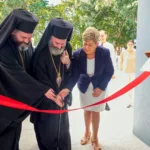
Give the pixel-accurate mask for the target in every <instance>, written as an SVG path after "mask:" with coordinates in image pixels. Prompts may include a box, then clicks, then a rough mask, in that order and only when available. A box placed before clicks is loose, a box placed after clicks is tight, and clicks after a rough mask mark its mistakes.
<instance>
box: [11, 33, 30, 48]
mask: <svg viewBox="0 0 150 150" xmlns="http://www.w3.org/2000/svg"><path fill="white" fill-rule="evenodd" d="M12 40H13V41H14V42H15V43H16V44H17V46H18V49H19V50H20V51H26V50H28V48H29V46H30V45H31V42H29V43H25V42H18V41H17V39H16V37H15V35H13V36H12Z"/></svg>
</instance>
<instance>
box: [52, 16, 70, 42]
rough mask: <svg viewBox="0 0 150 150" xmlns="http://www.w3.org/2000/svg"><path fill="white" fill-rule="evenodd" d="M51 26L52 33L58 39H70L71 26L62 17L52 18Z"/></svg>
mask: <svg viewBox="0 0 150 150" xmlns="http://www.w3.org/2000/svg"><path fill="white" fill-rule="evenodd" d="M50 26H51V27H52V35H53V36H55V37H56V38H58V39H67V40H70V38H71V37H70V36H71V35H72V29H73V26H72V24H71V23H69V22H67V21H66V20H64V19H62V18H56V19H52V20H51V22H50Z"/></svg>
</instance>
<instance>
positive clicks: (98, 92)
mask: <svg viewBox="0 0 150 150" xmlns="http://www.w3.org/2000/svg"><path fill="white" fill-rule="evenodd" d="M102 92H103V91H102V90H101V89H100V88H96V89H94V90H93V94H92V95H93V97H99V96H100V95H101V93H102Z"/></svg>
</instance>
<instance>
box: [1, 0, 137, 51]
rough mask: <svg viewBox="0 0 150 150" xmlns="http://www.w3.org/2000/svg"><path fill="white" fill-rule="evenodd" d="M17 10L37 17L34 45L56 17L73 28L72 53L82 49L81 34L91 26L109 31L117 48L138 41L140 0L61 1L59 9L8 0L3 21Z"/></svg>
mask: <svg viewBox="0 0 150 150" xmlns="http://www.w3.org/2000/svg"><path fill="white" fill-rule="evenodd" d="M14 8H24V9H27V10H29V11H30V12H32V13H34V14H36V15H37V16H38V18H39V24H38V26H37V28H36V30H35V33H34V39H35V40H34V41H35V44H37V43H38V41H39V39H40V37H41V36H42V33H43V31H44V29H45V27H46V25H47V23H48V22H49V21H50V19H52V18H55V17H62V18H64V19H66V20H68V21H69V22H71V23H72V24H73V26H74V34H73V37H72V41H71V43H72V45H73V49H76V48H78V47H81V46H82V33H83V31H84V30H85V29H86V28H87V27H89V26H93V27H96V28H97V29H98V30H101V29H104V30H106V31H107V33H108V35H109V39H108V40H109V41H110V42H113V43H114V45H115V46H125V45H126V43H127V41H128V40H130V39H136V24H137V22H136V18H137V17H136V16H137V0H87V2H85V0H84V1H82V0H62V2H61V3H60V4H59V5H56V6H53V5H48V0H34V1H33V0H7V1H2V2H0V20H1V21H2V20H3V19H4V18H5V17H6V16H7V15H8V14H9V13H10V12H11V11H12V10H13V9H14Z"/></svg>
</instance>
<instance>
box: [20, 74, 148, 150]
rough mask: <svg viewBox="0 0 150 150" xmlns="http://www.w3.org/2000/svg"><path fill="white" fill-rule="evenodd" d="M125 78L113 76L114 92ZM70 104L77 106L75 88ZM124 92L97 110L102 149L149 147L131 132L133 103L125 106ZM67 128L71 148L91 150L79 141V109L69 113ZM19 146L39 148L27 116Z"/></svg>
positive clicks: (141, 149)
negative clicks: (109, 107)
mask: <svg viewBox="0 0 150 150" xmlns="http://www.w3.org/2000/svg"><path fill="white" fill-rule="evenodd" d="M122 81H124V82H126V81H125V79H124V78H123V76H122V75H121V73H118V78H116V80H114V81H113V82H115V83H114V85H115V86H114V88H113V90H112V91H111V92H115V91H116V90H118V89H119V88H121V87H122V86H123V84H124V83H123V82H122ZM73 95H74V96H73V97H74V98H73V105H72V107H71V108H75V107H79V106H80V105H79V93H78V90H77V88H75V89H74V91H73ZM127 99H128V97H127V95H124V96H121V97H119V98H118V99H116V100H115V101H112V102H110V103H109V104H110V105H111V111H109V112H107V111H104V112H102V113H101V123H100V130H99V141H100V143H101V144H102V146H103V150H150V148H149V147H148V146H146V145H145V144H144V143H143V142H141V141H140V140H139V139H138V138H136V137H135V136H134V135H133V134H132V129H133V107H132V108H126V104H127ZM69 117H70V132H71V138H72V150H92V147H91V143H89V144H87V145H86V146H81V145H80V139H81V137H82V136H83V133H84V120H83V110H78V111H74V112H70V113H69ZM20 148H21V150H39V149H38V147H37V143H36V139H35V134H34V131H33V126H32V124H31V123H29V118H27V119H26V120H25V121H24V123H23V132H22V136H21V142H20Z"/></svg>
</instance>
